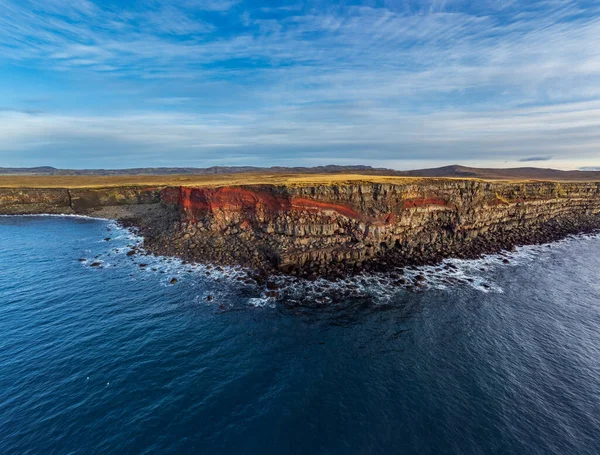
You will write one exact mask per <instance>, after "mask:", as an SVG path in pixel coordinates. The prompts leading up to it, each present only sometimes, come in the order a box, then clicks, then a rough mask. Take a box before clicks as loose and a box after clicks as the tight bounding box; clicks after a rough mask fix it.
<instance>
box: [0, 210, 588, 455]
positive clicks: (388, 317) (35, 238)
mask: <svg viewBox="0 0 600 455" xmlns="http://www.w3.org/2000/svg"><path fill="white" fill-rule="evenodd" d="M139 242H140V239H139V238H138V237H136V236H135V235H134V234H132V233H131V232H129V231H126V230H124V229H120V228H118V227H117V226H116V225H115V224H114V223H112V222H109V221H105V220H95V219H86V218H77V217H51V216H45V217H0V453H1V454H3V455H5V454H27V453H32V454H71V453H73V454H96V453H98V454H100V453H102V454H116V453H132V454H134V453H135V454H138V453H160V454H165V453H205V454H245V453H247V454H288V453H289V454H379V453H390V454H400V453H402V454H412V453H419V454H444V453H460V454H561V455H563V454H597V453H600V236H580V237H572V238H569V239H566V240H564V241H562V242H558V243H555V244H552V245H541V246H535V247H524V248H520V249H518V250H517V251H515V252H512V253H508V254H505V255H497V256H490V257H486V258H484V259H481V260H477V261H458V260H454V261H447V262H446V263H444V264H442V265H441V266H439V267H427V268H420V269H414V270H413V269H411V270H407V271H406V272H405V276H406V277H408V278H411V277H416V276H419V275H422V277H423V278H420V279H421V280H422V283H420V285H419V286H415V287H403V286H398V285H394V284H393V283H392V282H391V281H390V280H389V279H388V278H387V277H386V276H383V275H378V276H364V277H358V278H354V279H352V280H347V281H345V282H340V283H326V282H311V283H308V282H306V283H304V282H300V283H288V282H280V283H279V285H280V289H279V290H278V292H279V293H280V297H279V298H278V299H277V298H273V297H266V295H265V292H264V290H263V289H261V288H260V287H257V286H255V285H252V284H249V283H245V282H244V281H243V280H244V278H243V273H242V271H240V270H236V269H222V270H220V269H215V268H212V267H210V268H209V267H202V266H191V265H187V264H182V263H181V262H180V261H177V260H169V259H161V258H155V257H151V256H143V255H135V256H128V255H127V254H126V253H127V252H128V251H129V249H130V247H131V246H134V245H136V244H137V243H139ZM173 278H176V279H177V282H176V283H174V284H170V282H171V281H172V279H173ZM409 281H411V280H409Z"/></svg>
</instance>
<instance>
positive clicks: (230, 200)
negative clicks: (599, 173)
mask: <svg viewBox="0 0 600 455" xmlns="http://www.w3.org/2000/svg"><path fill="white" fill-rule="evenodd" d="M0 213H4V214H6V213H83V214H92V215H96V216H110V217H115V218H118V219H121V220H125V221H128V222H130V223H133V224H135V225H137V226H139V227H140V228H141V230H142V233H143V234H144V236H145V239H146V240H145V246H146V248H147V249H148V250H150V251H152V252H156V253H159V254H166V255H177V256H181V257H183V258H186V259H188V260H195V261H201V262H215V263H220V264H238V265H243V266H248V267H251V268H256V269H260V270H264V271H269V272H284V273H290V274H294V275H300V276H307V277H311V276H312V277H314V276H321V275H333V276H335V275H339V274H342V273H348V272H355V271H360V270H365V269H366V270H370V269H386V268H388V267H389V266H390V265H400V266H402V265H408V264H422V263H430V262H436V261H439V260H441V259H443V258H445V257H474V256H477V255H479V254H482V253H487V252H495V251H498V250H501V249H505V248H511V247H513V246H514V245H517V244H526V243H536V242H544V241H551V240H555V239H557V238H560V237H563V236H565V235H567V234H570V233H577V232H582V231H588V230H592V229H596V228H600V182H587V183H586V182H488V181H481V180H469V179H462V180H458V179H457V180H451V179H420V180H406V181H405V183H398V184H391V183H373V182H361V183H346V184H335V185H297V186H291V185H277V186H276V185H252V186H235V187H218V188H210V187H207V188H189V187H162V188H141V187H122V188H103V189H69V190H60V189H58V190H54V189H52V190H44V189H31V190H10V189H0Z"/></svg>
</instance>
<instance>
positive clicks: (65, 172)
mask: <svg viewBox="0 0 600 455" xmlns="http://www.w3.org/2000/svg"><path fill="white" fill-rule="evenodd" d="M240 173H251V174H253V173H257V174H265V173H266V174H365V175H391V176H400V177H402V176H404V177H450V178H452V177H454V178H481V179H497V180H600V171H587V170H585V171H559V170H556V169H542V168H536V167H519V168H509V169H496V168H476V167H467V166H459V165H451V166H444V167H438V168H432V169H417V170H412V171H396V170H393V169H385V168H374V167H371V166H359V165H356V166H335V165H329V166H315V167H281V166H274V167H269V168H265V167H253V166H213V167H208V168H191V167H185V168H179V167H172V168H171V167H159V168H133V169H56V168H54V167H50V166H40V167H32V168H2V167H0V175H11V176H28V175H32V176H33V175H35V176H53V175H55V176H71V175H73V176H78V175H79V176H86V175H100V176H111V175H115V176H119V175H219V174H240Z"/></svg>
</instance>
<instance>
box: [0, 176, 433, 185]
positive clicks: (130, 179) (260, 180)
mask: <svg viewBox="0 0 600 455" xmlns="http://www.w3.org/2000/svg"><path fill="white" fill-rule="evenodd" d="M419 180H423V178H420V177H394V176H380V175H360V174H256V173H252V174H218V175H129V176H128V175H118V176H8V175H5V176H0V188H100V187H122V186H140V185H143V186H146V185H147V186H204V187H206V186H208V187H217V186H233V185H261V184H270V185H299V186H302V185H313V184H341V183H344V182H349V183H350V182H358V181H364V182H373V183H407V182H415V181H419Z"/></svg>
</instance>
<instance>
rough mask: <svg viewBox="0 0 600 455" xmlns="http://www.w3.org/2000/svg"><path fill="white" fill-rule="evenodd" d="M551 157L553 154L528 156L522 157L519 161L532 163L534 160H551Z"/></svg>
mask: <svg viewBox="0 0 600 455" xmlns="http://www.w3.org/2000/svg"><path fill="white" fill-rule="evenodd" d="M551 159H552V157H551V156H528V157H526V158H521V159H520V160H519V161H520V162H521V163H530V162H534V161H550V160H551Z"/></svg>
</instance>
